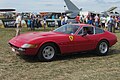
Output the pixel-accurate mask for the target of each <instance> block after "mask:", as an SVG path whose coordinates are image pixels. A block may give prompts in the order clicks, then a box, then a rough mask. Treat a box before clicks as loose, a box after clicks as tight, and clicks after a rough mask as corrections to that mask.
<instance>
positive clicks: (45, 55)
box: [38, 43, 57, 61]
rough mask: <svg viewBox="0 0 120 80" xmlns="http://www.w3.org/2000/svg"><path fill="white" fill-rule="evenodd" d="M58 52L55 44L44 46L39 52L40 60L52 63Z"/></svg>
mask: <svg viewBox="0 0 120 80" xmlns="http://www.w3.org/2000/svg"><path fill="white" fill-rule="evenodd" d="M56 51H57V49H56V47H55V46H54V45H53V44H51V43H47V44H44V45H43V46H42V47H41V48H40V50H39V52H38V59H39V60H40V61H52V60H53V59H54V58H55V55H56Z"/></svg>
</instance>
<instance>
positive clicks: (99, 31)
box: [95, 27, 105, 34]
mask: <svg viewBox="0 0 120 80" xmlns="http://www.w3.org/2000/svg"><path fill="white" fill-rule="evenodd" d="M104 32H105V31H104V30H102V29H100V28H98V27H95V34H101V33H104Z"/></svg>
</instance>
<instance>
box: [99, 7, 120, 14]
mask: <svg viewBox="0 0 120 80" xmlns="http://www.w3.org/2000/svg"><path fill="white" fill-rule="evenodd" d="M117 8H118V7H116V6H114V7H111V8H109V9H108V10H106V11H104V12H101V14H102V15H105V16H107V15H119V13H118V12H114V10H115V9H117Z"/></svg>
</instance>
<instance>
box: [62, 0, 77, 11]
mask: <svg viewBox="0 0 120 80" xmlns="http://www.w3.org/2000/svg"><path fill="white" fill-rule="evenodd" d="M64 1H65V3H66V5H67V8H68V9H69V10H79V8H78V7H77V6H75V4H73V3H72V2H71V1H70V0H64Z"/></svg>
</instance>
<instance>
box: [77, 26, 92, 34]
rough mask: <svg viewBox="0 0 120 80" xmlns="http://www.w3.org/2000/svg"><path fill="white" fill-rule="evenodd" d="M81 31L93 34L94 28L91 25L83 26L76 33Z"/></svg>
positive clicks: (81, 32)
mask: <svg viewBox="0 0 120 80" xmlns="http://www.w3.org/2000/svg"><path fill="white" fill-rule="evenodd" d="M83 33H87V34H89V35H92V34H94V28H93V27H91V26H85V27H83V28H82V29H81V30H80V31H79V33H78V35H82V34H83Z"/></svg>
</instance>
